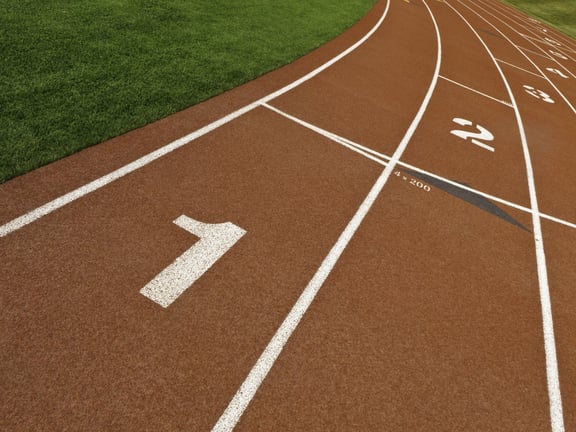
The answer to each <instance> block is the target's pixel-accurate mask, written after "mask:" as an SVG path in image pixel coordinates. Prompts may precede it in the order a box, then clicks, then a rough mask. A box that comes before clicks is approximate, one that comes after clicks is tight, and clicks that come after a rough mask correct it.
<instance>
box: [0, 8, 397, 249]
mask: <svg viewBox="0 0 576 432" xmlns="http://www.w3.org/2000/svg"><path fill="white" fill-rule="evenodd" d="M389 1H390V0H388V3H387V5H386V10H388V5H389ZM385 15H386V12H384V13H383V15H382V17H381V18H380V19H379V21H378V22H377V23H376V24H375V25H374V26H373V27H372V28H371V29H370V30H369V31H368V33H366V34H365V35H364V36H363V37H362V38H361V39H360V40H358V41H357V42H356V43H355V44H354V45H352V46H350V47H349V48H347V49H346V50H344V51H342V52H341V53H340V54H338V55H337V56H335V57H333V58H332V59H330V60H329V61H327V62H326V63H324V64H322V65H321V66H319V67H317V68H316V69H314V70H313V71H311V72H309V73H308V74H306V75H304V76H303V77H301V78H299V79H297V80H296V81H293V82H292V83H290V84H288V85H287V86H285V87H282V88H281V89H279V90H277V91H275V92H273V93H270V94H269V95H267V96H264V97H263V98H261V99H259V100H257V101H255V102H252V103H250V104H248V105H246V106H244V107H242V108H240V109H238V110H236V111H234V112H232V113H230V114H228V115H226V116H224V117H222V118H220V119H218V120H216V121H214V122H212V123H210V124H208V125H206V126H204V127H202V128H200V129H198V130H196V131H194V132H192V133H190V134H188V135H186V136H184V137H182V138H179V139H177V140H175V141H173V142H171V143H169V144H166V145H165V146H163V147H161V148H159V149H157V150H155V151H153V152H151V153H148V154H147V155H145V156H142V157H141V158H139V159H137V160H135V161H134V162H131V163H129V164H127V165H125V166H123V167H121V168H118V169H117V170H115V171H112V172H111V173H109V174H107V175H105V176H102V177H100V178H98V179H96V180H93V181H91V182H90V183H88V184H86V185H84V186H81V187H79V188H77V189H75V190H73V191H71V192H68V193H67V194H65V195H62V196H60V197H59V198H56V199H55V200H53V201H50V202H48V203H46V204H44V205H42V206H40V207H38V208H36V209H34V210H31V211H30V212H28V213H26V214H24V215H22V216H20V217H17V218H16V219H13V220H11V221H10V222H7V223H5V224H4V225H2V226H0V238H1V237H4V236H6V235H8V234H10V233H13V232H14V231H17V230H19V229H20V228H23V227H25V226H26V225H28V224H30V223H32V222H34V221H36V220H38V219H40V218H42V217H44V216H46V215H48V214H50V213H52V212H53V211H55V210H58V209H60V208H62V207H64V206H65V205H67V204H70V203H71V202H73V201H76V200H77V199H79V198H82V197H83V196H85V195H87V194H89V193H91V192H94V191H96V190H98V189H100V188H102V187H104V186H106V185H107V184H109V183H112V182H113V181H115V180H118V179H119V178H122V177H124V176H125V175H127V174H130V173H132V172H134V171H136V170H138V169H140V168H142V167H144V166H146V165H148V164H149V163H151V162H154V161H155V160H156V159H159V158H161V157H162V156H165V155H167V154H168V153H171V152H172V151H174V150H176V149H178V148H180V147H183V146H185V145H186V144H189V143H190V142H192V141H194V140H196V139H198V138H200V137H201V136H203V135H206V134H207V133H209V132H212V131H214V130H215V129H218V128H219V127H221V126H223V125H225V124H226V123H229V122H231V121H232V120H235V119H237V118H238V117H240V116H242V115H244V114H246V113H248V112H250V111H252V110H253V109H255V108H257V107H259V106H260V105H261V104H262V103H266V102H269V101H271V100H272V99H275V98H277V97H279V96H281V95H283V94H285V93H287V92H289V91H290V90H293V89H294V88H296V87H298V86H299V85H301V84H303V83H305V82H306V81H308V80H310V79H312V78H313V77H315V76H316V75H318V74H319V73H320V72H323V71H324V70H326V69H328V68H329V67H330V66H332V65H333V64H334V63H336V62H338V61H340V60H341V59H343V58H344V57H346V56H347V55H348V54H350V53H351V52H353V51H354V50H356V49H357V48H358V47H359V46H361V45H362V44H364V42H366V41H367V40H368V39H369V38H370V37H371V36H372V35H373V34H374V32H375V31H376V30H377V29H378V28H379V27H380V25H381V24H382V21H383V20H384V16H385Z"/></svg>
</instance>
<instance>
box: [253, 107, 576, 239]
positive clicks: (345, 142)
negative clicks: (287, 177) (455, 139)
mask: <svg viewBox="0 0 576 432" xmlns="http://www.w3.org/2000/svg"><path fill="white" fill-rule="evenodd" d="M262 106H264V107H266V108H268V109H269V110H271V111H274V112H275V113H277V114H279V115H281V116H283V117H285V118H287V119H288V120H291V121H293V122H294V123H297V124H299V125H301V126H303V127H305V128H307V129H310V130H312V131H314V132H316V133H317V134H319V135H322V136H324V137H326V138H328V139H330V140H332V141H334V142H335V143H337V144H340V145H342V146H344V147H346V148H348V149H349V150H352V151H353V152H356V153H358V154H361V155H362V156H364V157H365V158H367V159H369V160H371V161H373V162H376V163H378V164H380V165H383V166H386V165H388V162H385V161H389V160H390V159H391V158H390V156H388V155H385V154H384V153H380V152H377V151H376V150H372V149H371V148H369V147H366V146H363V145H362V144H358V143H356V142H354V141H351V140H349V139H348V138H344V137H343V136H340V135H337V134H335V133H333V132H329V131H327V130H325V129H322V128H320V127H318V126H315V125H313V124H311V123H308V122H307V121H304V120H302V119H300V118H298V117H295V116H293V115H291V114H288V113H287V112H285V111H282V110H280V109H278V108H276V107H274V106H272V105H270V104H267V103H265V104H262ZM398 165H400V166H402V167H404V168H407V169H409V170H412V171H415V172H418V173H421V174H425V175H427V176H429V177H432V178H435V179H437V180H440V181H443V182H444V183H448V184H450V185H452V186H455V187H457V188H459V189H462V190H465V191H468V192H472V193H474V194H476V195H480V196H482V197H484V198H486V199H489V200H491V201H495V202H498V203H500V204H504V205H506V206H508V207H512V208H514V209H516V210H520V211H522V212H524V213H532V210H531V209H529V208H528V207H524V206H522V205H520V204H516V203H513V202H511V201H507V200H505V199H503V198H500V197H497V196H495V195H491V194H489V193H486V192H482V191H480V190H478V189H474V188H471V187H469V186H466V185H463V184H461V183H457V182H455V181H453V180H450V179H448V178H446V177H442V176H440V175H438V174H435V173H432V172H430V171H426V170H424V169H422V168H419V167H416V166H414V165H410V164H408V163H406V162H402V161H398ZM540 217H542V218H543V219H548V220H550V221H552V222H556V223H558V224H560V225H564V226H566V227H568V228H572V229H576V223H572V222H568V221H566V220H563V219H560V218H557V217H554V216H550V215H547V214H545V213H540Z"/></svg>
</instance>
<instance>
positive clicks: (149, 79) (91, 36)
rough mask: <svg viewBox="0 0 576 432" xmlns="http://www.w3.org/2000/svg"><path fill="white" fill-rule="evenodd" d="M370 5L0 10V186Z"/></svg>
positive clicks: (21, 2)
mask: <svg viewBox="0 0 576 432" xmlns="http://www.w3.org/2000/svg"><path fill="white" fill-rule="evenodd" d="M376 1H377V0H338V1H334V0H307V1H304V0H285V1H283V2H280V3H275V2H261V1H258V0H211V1H210V2H207V1H205V0H197V1H193V2H190V1H189V0H170V1H169V2H166V1H164V0H135V1H134V2H126V1H124V0H99V1H98V2H88V1H87V0H81V1H77V2H72V3H70V2H67V1H66V0H48V1H46V2H42V3H40V4H34V7H32V6H33V5H32V3H31V0H5V1H3V2H0V64H2V65H3V71H2V72H3V73H2V74H0V184H1V183H2V182H4V181H6V180H9V179H11V178H13V177H16V176H18V175H20V174H24V173H26V172H28V171H31V170H33V169H35V168H38V167H40V166H42V165H46V164H48V163H50V162H53V161H55V160H58V159H61V158H62V157H65V156H68V155H70V154H73V153H75V152H77V151H79V150H82V149H84V148H86V147H89V146H91V145H94V144H98V143H100V142H103V141H106V140H107V139H110V138H113V137H115V136H118V135H121V134H123V133H125V132H128V131H130V130H133V129H136V128H139V127H142V126H144V125H146V124H149V123H151V122H153V121H155V120H158V119H160V118H164V117H166V116H169V115H170V114H173V113H175V112H178V111H181V110H182V109H185V108H188V107H190V106H193V105H195V104H197V103H200V102H202V101H204V100H207V99H209V98H211V97H213V96H216V95H218V94H221V93H223V92H225V91H226V90H229V89H231V88H234V87H237V86H239V85H241V84H243V83H245V82H248V81H250V80H252V79H255V78H257V77H258V76H261V75H263V74H265V73H267V72H270V71H272V70H275V69H277V68H279V67H281V66H283V65H285V64H287V63H290V62H292V61H294V60H296V59H297V58H299V57H301V56H303V55H305V54H307V53H309V52H310V51H312V50H313V49H315V48H317V47H319V46H321V45H322V44H324V43H326V42H328V41H329V40H331V39H333V38H335V37H336V36H338V35H339V34H341V33H342V32H344V31H345V30H347V29H348V28H350V27H351V26H352V25H353V24H354V23H356V22H357V21H358V20H360V19H361V18H362V17H363V16H364V15H365V14H367V13H368V12H369V10H370V9H371V8H372V7H373V6H374V5H375V4H376Z"/></svg>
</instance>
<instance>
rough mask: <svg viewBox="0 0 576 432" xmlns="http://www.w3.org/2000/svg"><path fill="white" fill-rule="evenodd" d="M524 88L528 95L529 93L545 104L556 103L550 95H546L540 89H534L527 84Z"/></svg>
mask: <svg viewBox="0 0 576 432" xmlns="http://www.w3.org/2000/svg"><path fill="white" fill-rule="evenodd" d="M522 87H523V88H524V91H525V92H526V93H528V94H529V95H530V96H533V97H535V98H536V99H539V100H541V101H543V102H546V103H550V104H553V103H555V102H554V99H552V98H551V97H550V95H549V94H548V93H546V92H544V91H542V90H539V89H537V88H534V87H532V86H529V85H527V84H524V85H523V86H522Z"/></svg>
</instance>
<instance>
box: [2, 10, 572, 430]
mask: <svg viewBox="0 0 576 432" xmlns="http://www.w3.org/2000/svg"><path fill="white" fill-rule="evenodd" d="M302 77H303V78H302ZM575 106H576V41H574V40H571V39H569V38H567V37H565V36H563V35H561V34H559V33H557V32H555V31H553V30H552V29H549V28H546V27H545V26H544V25H542V24H541V23H538V22H537V21H535V20H532V19H529V18H527V17H525V16H524V15H522V14H521V13H519V12H516V11H514V10H512V9H510V8H508V7H506V6H504V5H502V4H501V3H499V2H497V1H495V0H463V1H457V0H450V1H446V2H442V1H437V0H425V1H424V0H409V1H408V0H389V1H388V0H382V1H380V2H379V3H378V4H377V6H376V7H375V8H374V9H373V10H372V11H371V13H370V14H369V15H368V16H367V17H365V18H364V19H363V20H362V21H361V22H360V23H359V24H358V25H356V26H355V27H354V28H352V29H351V30H349V31H348V32H347V33H345V34H344V35H342V36H341V37H339V38H338V39H336V40H334V41H333V42H331V43H329V44H327V45H326V46H324V47H322V48H321V49H319V50H317V51H315V52H314V53H312V54H311V55H309V56H307V57H304V58H303V59H301V60H299V61H297V62H295V63H293V64H291V65H289V66H287V67H285V68H283V69H280V70H278V71H276V72H274V73H272V74H269V75H266V76H264V77H262V78H260V79H258V80H256V81H253V82H251V83H249V84H247V85H245V86H242V87H240V88H238V89H235V90H234V91H232V92H229V93H226V94H224V95H222V96H219V97H217V98H214V99H212V100H210V101H208V102H206V103H204V104H201V105H198V106H196V107H194V108H191V109H189V110H187V111H184V112H182V113H179V114H177V115H175V116H172V117H170V118H167V119H164V120H162V121H159V122H157V123H154V124H151V125H149V126H147V127H145V128H142V129H140V130H137V131H134V132H132V133H129V134H127V135H124V136H121V137H119V138H117V139H114V140H111V141H109V142H107V143H104V144H102V145H100V146H97V147H94V148H91V149H89V150H86V151H83V152H81V153H79V154H77V155H75V156H73V157H70V158H67V159H65V160H62V161H60V162H57V163H54V164H52V165H50V166H47V167H45V168H42V169H39V170H37V171H35V172H32V173H30V174H28V175H26V176H23V177H20V178H17V179H15V180H13V181H10V182H8V183H6V184H4V185H2V186H0V202H2V206H1V207H0V223H1V224H3V225H2V226H1V227H0V235H1V236H2V237H1V238H0V255H1V260H2V261H1V262H2V272H1V273H0V286H1V287H2V289H1V291H0V301H1V303H0V304H1V306H2V314H1V315H0V337H1V339H0V343H1V349H0V364H1V365H2V368H1V372H0V374H1V375H0V385H1V394H2V397H1V398H0V400H1V402H0V408H1V411H0V429H2V430H10V431H30V430H35V431H36V430H38V431H44V430H45V431H62V430H82V431H89V430H94V431H102V430H108V431H113V430H119V431H120V430H122V431H125V430H138V431H144V430H150V431H206V430H215V431H223V430H231V429H233V428H235V430H238V431H255V430H262V431H270V430H282V431H284V430H291V431H303V430H306V431H312V430H318V431H326V430H350V431H352V430H354V431H359V430H387V431H462V430H478V431H546V430H551V431H554V432H559V431H564V430H566V431H576V333H575V332H574V328H575V327H576V315H575V314H574V310H576V291H575V290H574V288H575V287H576V270H575V269H576V267H575V266H574V262H576V225H575V223H576V207H575V204H574V197H575V196H576V176H574V169H575V168H576V162H575V154H576V151H575V148H574V143H575V142H576V121H575V119H576V110H575V108H574V107H575ZM200 221H201V222H200ZM172 222H174V223H172ZM223 222H230V224H227V225H214V224H220V223H223ZM232 224H233V225H232ZM210 257H211V258H210ZM177 286H178V287H180V292H178V293H176V294H174V293H170V292H169V291H170V289H172V288H173V287H177ZM141 291H142V292H141ZM143 294H144V295H143Z"/></svg>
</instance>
